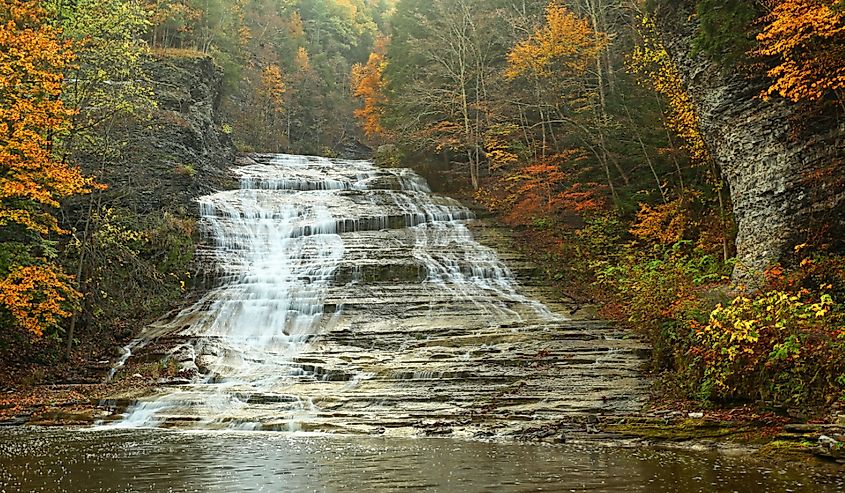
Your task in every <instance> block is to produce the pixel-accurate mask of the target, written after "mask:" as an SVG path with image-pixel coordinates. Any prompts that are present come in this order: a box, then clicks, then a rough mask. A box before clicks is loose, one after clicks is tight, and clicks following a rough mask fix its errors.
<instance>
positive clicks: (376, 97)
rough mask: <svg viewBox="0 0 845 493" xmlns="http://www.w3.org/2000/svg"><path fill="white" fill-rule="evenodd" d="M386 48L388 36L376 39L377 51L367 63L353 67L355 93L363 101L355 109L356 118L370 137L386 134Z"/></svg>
mask: <svg viewBox="0 0 845 493" xmlns="http://www.w3.org/2000/svg"><path fill="white" fill-rule="evenodd" d="M386 48H387V38H380V39H379V40H378V41H376V51H375V52H373V53H371V54H370V58H369V60H367V64H366V65H361V64H355V65H354V66H353V67H352V87H353V95H354V96H355V97H358V98H361V99H362V101H363V106H362V107H361V108H358V109H356V110H355V118H357V119H358V120H359V121H360V122H361V125H362V126H363V128H364V132H365V133H366V134H367V136H368V137H370V138H375V137H378V136H381V135H384V127H382V124H381V121H382V117H383V115H384V103H385V102H386V97H385V95H384V88H385V80H384V69H385V68H386V67H387V61H385V58H384V55H385V52H386Z"/></svg>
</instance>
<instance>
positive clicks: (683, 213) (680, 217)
mask: <svg viewBox="0 0 845 493" xmlns="http://www.w3.org/2000/svg"><path fill="white" fill-rule="evenodd" d="M690 222H691V218H690V214H689V209H688V207H687V204H686V202H685V200H684V199H682V198H679V199H675V200H673V201H672V202H669V203H667V204H660V205H657V206H655V207H651V206H649V205H648V204H640V211H639V212H637V222H636V223H635V224H634V226H633V227H632V228H631V234H633V235H634V236H636V237H637V238H640V239H643V240H647V241H652V242H655V243H659V244H662V245H672V244H674V243H677V242H679V241H681V240H683V239H684V233H686V231H687V227H688V226H689V224H690Z"/></svg>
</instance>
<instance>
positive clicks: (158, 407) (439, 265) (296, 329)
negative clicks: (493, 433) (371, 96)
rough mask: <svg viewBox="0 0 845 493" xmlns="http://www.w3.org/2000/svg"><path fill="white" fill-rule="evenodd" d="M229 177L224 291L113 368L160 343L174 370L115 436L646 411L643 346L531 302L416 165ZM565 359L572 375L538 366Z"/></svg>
mask: <svg viewBox="0 0 845 493" xmlns="http://www.w3.org/2000/svg"><path fill="white" fill-rule="evenodd" d="M232 172H233V174H234V175H235V176H236V177H238V178H239V180H240V184H241V186H240V189H238V190H231V191H224V192H219V193H215V194H212V195H208V196H206V197H202V198H201V199H200V200H199V202H200V211H201V221H200V225H201V227H202V230H203V231H204V232H205V234H206V238H207V240H206V241H205V242H204V243H205V244H204V246H203V247H202V248H200V250H199V252H198V255H200V257H201V260H203V262H204V264H206V265H207V266H208V267H209V269H210V270H211V271H213V272H214V273H215V277H216V279H217V287H216V288H214V289H212V290H210V291H209V292H208V293H207V294H206V295H205V296H204V297H203V299H201V300H200V301H199V302H197V303H196V304H195V305H194V306H192V307H191V308H189V309H186V310H184V311H182V312H181V313H180V314H178V315H177V316H176V317H175V318H173V319H172V320H168V321H166V322H164V323H160V324H157V325H153V326H151V327H149V328H148V329H147V330H146V332H145V334H143V336H142V338H141V339H139V340H138V341H136V342H135V343H133V344H131V345H130V346H128V347H127V348H126V351H125V356H124V358H123V359H122V360H121V362H120V364H119V365H118V367H120V366H122V364H123V360H125V358H128V357H129V356H130V355H132V354H133V353H139V352H140V353H143V352H144V350H143V349H142V348H143V346H144V345H147V344H150V347H154V346H156V345H158V346H163V345H164V346H165V347H169V348H170V349H169V350H168V351H166V355H165V362H166V363H167V365H169V366H170V367H171V368H173V367H174V366H176V367H177V369H178V370H179V372H178V376H177V378H171V379H170V380H167V379H165V380H163V381H162V382H161V384H162V385H161V388H160V389H159V390H158V391H157V392H156V393H155V394H154V395H152V396H146V397H144V398H143V399H141V400H139V401H137V402H136V403H135V404H134V405H133V406H132V407H131V408H130V409H129V411H128V413H127V414H126V415H125V417H124V418H123V420H122V421H120V422H118V423H117V424H116V425H114V426H122V427H141V426H143V427H149V426H181V427H193V428H238V429H272V430H322V431H349V432H364V433H384V432H385V427H387V429H389V430H390V432H391V433H399V432H398V430H400V429H405V430H408V429H412V428H413V427H416V426H421V425H420V423H422V422H423V421H421V420H422V419H429V418H432V419H441V420H442V419H451V420H456V419H460V420H463V419H464V418H462V416H465V415H467V413H470V414H476V415H477V414H478V413H480V412H483V413H487V414H489V415H491V416H493V417H494V418H495V419H510V420H511V421H513V419H511V417H512V416H520V415H521V414H520V413H526V412H534V411H529V410H530V409H535V408H536V410H538V411H536V412H540V413H541V414H542V415H543V416H547V417H548V419H556V418H555V416H557V415H558V414H559V413H568V412H570V411H572V410H590V412H592V410H593V409H596V408H599V407H609V408H612V409H620V410H626V409H630V408H633V407H635V406H636V405H637V397H636V396H638V395H640V394H639V393H637V392H639V390H632V389H638V388H639V386H642V385H644V384H643V383H642V382H643V381H642V379H641V378H640V377H639V374H638V370H637V367H638V365H639V364H640V362H641V359H640V358H639V357H638V356H636V351H639V350H640V349H641V348H640V346H638V345H637V343H635V342H631V341H624V340H622V339H620V338H618V337H617V332H615V331H614V330H611V329H603V328H595V327H593V328H590V330H589V331H587V330H584V328H583V327H579V326H577V325H571V323H570V322H567V321H566V318H565V317H561V316H559V315H556V314H554V313H552V312H550V311H549V310H548V309H547V308H546V306H545V305H543V304H541V303H539V302H538V301H535V300H533V299H530V298H528V297H526V296H524V295H523V294H521V293H520V292H518V290H517V289H516V286H515V281H514V275H513V273H512V272H511V271H510V270H509V269H508V268H507V267H505V265H504V264H503V263H502V262H501V261H500V260H499V258H498V256H497V255H496V253H495V252H494V251H493V250H492V249H490V248H488V247H485V246H482V245H481V244H479V243H478V242H477V241H476V240H474V239H473V235H472V233H471V230H470V225H471V222H472V219H473V214H472V213H471V212H470V211H469V210H468V209H467V208H465V207H463V206H462V205H461V204H459V203H458V202H457V201H455V200H453V199H450V198H446V197H441V196H438V195H435V194H432V193H431V192H430V190H429V188H428V186H427V184H426V183H425V181H424V180H423V179H422V178H420V177H419V176H418V175H416V174H414V173H413V172H411V171H410V170H407V169H381V168H378V167H376V166H374V165H373V164H372V163H370V162H366V161H343V160H331V159H325V158H317V157H304V156H290V155H255V156H252V157H250V158H244V159H242V160H241V164H240V165H239V166H238V167H236V168H235V169H233V170H232ZM148 351H153V350H152V349H149V348H148ZM158 351H159V353H158V354H161V350H158ZM552 352H556V353H557V354H559V356H558V358H559V359H560V361H562V362H563V363H560V365H562V366H560V367H559V368H558V369H556V370H554V371H537V370H536V369H535V361H537V358H538V357H542V355H543V354H551V353H552ZM535 353H536V354H537V355H540V356H532V354H535ZM523 360H524V361H525V362H522V361H523ZM123 373H124V374H125V373H126V372H125V371H123ZM517 384H518V385H517ZM514 385H517V387H513V386H514ZM512 388H517V389H531V390H530V391H531V395H530V396H514V397H513V398H511V397H507V396H508V395H510V393H511V392H512ZM570 389H571V390H570ZM620 389H622V390H620ZM522 391H524V390H522ZM620 392H624V393H626V395H631V396H633V397H632V398H631V399H627V400H619V401H618V402H617V401H614V400H608V398H607V395H609V394H619V393H620ZM503 399H504V400H503ZM508 399H512V404H508V403H509V402H511V401H510V400H508ZM502 402H504V403H505V404H507V406H516V407H515V408H514V407H508V410H507V412H504V411H503V412H499V411H497V410H496V409H498V408H497V406H500V405H501V404H500V403H502ZM555 413H557V414H555ZM535 417H536V416H535ZM524 419H525V418H518V419H517V420H516V421H513V422H523V421H524ZM462 426H469V425H462Z"/></svg>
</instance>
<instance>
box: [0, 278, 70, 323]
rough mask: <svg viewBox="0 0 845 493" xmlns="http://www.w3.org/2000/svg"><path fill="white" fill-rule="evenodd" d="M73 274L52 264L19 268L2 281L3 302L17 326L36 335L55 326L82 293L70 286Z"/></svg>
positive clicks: (0, 289)
mask: <svg viewBox="0 0 845 493" xmlns="http://www.w3.org/2000/svg"><path fill="white" fill-rule="evenodd" d="M70 281H71V279H70V277H69V276H67V275H65V274H63V273H61V272H60V271H57V270H56V268H55V267H53V266H49V265H48V266H30V267H19V268H17V269H15V270H14V271H12V273H11V274H9V275H8V276H6V278H5V279H3V280H0V305H2V306H4V307H6V309H7V310H9V312H10V313H11V314H12V316H13V317H14V319H15V321H16V322H17V325H18V326H19V327H21V328H22V329H25V330H27V331H28V332H30V333H32V334H33V335H35V336H41V335H43V334H44V331H45V330H46V329H50V328H54V327H56V326H57V325H58V323H59V320H60V319H61V318H63V317H69V316H71V315H72V313H71V311H70V308H69V307H71V306H73V305H74V304H75V303H76V302H77V301H78V299H79V293H77V292H76V291H75V290H74V289H73V288H71V287H70Z"/></svg>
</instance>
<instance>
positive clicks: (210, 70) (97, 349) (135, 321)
mask: <svg viewBox="0 0 845 493" xmlns="http://www.w3.org/2000/svg"><path fill="white" fill-rule="evenodd" d="M143 77H144V78H145V79H146V80H147V81H149V89H150V92H151V95H152V99H153V101H154V104H153V105H151V108H149V111H148V112H143V113H147V114H148V116H149V118H147V117H146V116H147V115H145V116H144V117H141V118H137V119H136V118H131V117H125V118H120V119H115V121H114V122H111V123H109V125H108V126H107V127H106V126H104V127H106V128H102V129H100V130H98V131H100V132H101V135H104V136H105V137H104V138H107V139H108V142H109V143H111V144H110V145H112V146H113V147H114V149H107V151H106V152H104V153H103V154H105V155H102V156H101V155H97V154H95V153H89V154H88V155H81V156H76V158H77V159H76V160H77V161H78V162H80V163H81V164H82V168H83V171H84V172H85V174H87V175H89V176H93V177H95V179H96V180H97V181H98V182H100V183H102V184H104V185H106V187H107V188H105V189H103V190H98V191H95V192H94V193H92V194H90V195H86V196H80V197H75V198H73V199H72V200H70V201H68V203H67V204H65V207H64V208H63V209H64V212H65V214H64V216H63V218H62V219H63V227H64V228H65V229H67V230H69V231H72V232H73V236H72V237H71V236H69V237H68V242H69V245H68V248H67V249H66V257H67V258H66V259H65V260H64V262H65V264H66V268H67V270H68V272H74V273H75V274H76V277H77V278H78V279H79V287H80V291H81V292H82V293H83V294H84V300H83V303H82V310H81V313H80V315H79V317H78V318H77V319H76V320H75V322H76V332H75V334H74V337H75V339H77V340H78V344H77V345H76V347H78V350H79V352H80V353H84V354H85V355H86V356H85V357H86V358H89V357H90V356H89V355H91V354H95V355H96V354H105V355H106V357H107V356H108V351H109V347H110V346H113V345H117V346H119V345H122V344H123V341H125V340H127V339H128V338H131V337H133V336H134V334H135V332H137V331H138V330H139V329H141V328H142V327H144V326H145V325H146V324H148V323H150V322H151V321H152V320H155V319H157V318H159V317H161V316H162V315H164V314H165V313H167V312H168V311H169V310H171V309H172V308H174V307H175V306H178V305H180V304H181V303H183V300H184V298H185V297H186V296H189V295H190V294H191V291H192V290H194V291H197V292H198V291H201V290H202V289H203V288H204V282H205V280H204V274H203V273H202V266H201V265H200V264H199V262H197V260H196V255H195V250H196V245H197V243H198V241H199V233H198V230H197V228H196V226H195V225H196V220H197V218H198V217H199V204H198V203H197V202H196V199H197V198H198V197H200V196H202V195H205V194H207V193H209V192H210V191H213V190H220V189H224V188H230V187H231V186H233V185H232V184H231V183H230V182H231V181H232V178H231V177H230V176H229V174H228V172H227V171H228V169H229V167H230V166H231V164H232V163H233V162H234V159H235V146H234V144H233V142H232V139H231V137H230V135H229V132H228V131H227V130H228V128H227V126H226V125H225V124H224V121H223V120H222V118H221V117H220V110H219V108H220V103H221V97H222V96H221V95H222V90H223V70H222V69H221V68H220V67H219V66H218V65H217V64H216V63H215V62H214V61H213V60H212V58H211V57H209V56H206V55H203V54H201V53H194V52H187V51H186V52H181V51H180V52H178V53H175V54H157V55H151V56H150V57H148V58H147V59H146V60H144V62H143ZM71 238H73V239H75V240H76V242H73V241H72V240H71ZM80 245H81V246H80ZM83 248H84V252H85V254H84V255H81V254H80V251H81V250H82V249H83ZM99 359H103V358H99ZM94 370H101V369H98V368H94ZM93 373H94V374H93V375H92V376H91V379H92V381H99V380H101V379H102V375H101V374H100V373H101V372H99V371H95V372H93ZM85 378H87V377H85ZM71 380H74V381H83V380H84V379H83V378H81V377H79V376H73V377H71Z"/></svg>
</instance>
